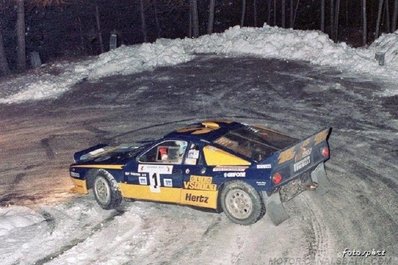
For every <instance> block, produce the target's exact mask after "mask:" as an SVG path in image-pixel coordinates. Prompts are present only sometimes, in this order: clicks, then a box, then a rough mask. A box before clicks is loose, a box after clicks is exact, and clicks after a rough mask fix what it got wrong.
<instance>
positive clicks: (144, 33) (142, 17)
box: [140, 0, 148, 42]
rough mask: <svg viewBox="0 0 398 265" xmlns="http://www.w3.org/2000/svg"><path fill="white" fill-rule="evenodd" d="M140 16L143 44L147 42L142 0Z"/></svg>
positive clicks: (142, 2) (141, 2) (141, 0)
mask: <svg viewBox="0 0 398 265" xmlns="http://www.w3.org/2000/svg"><path fill="white" fill-rule="evenodd" d="M140 14H141V30H142V36H143V37H144V42H147V41H148V37H147V32H146V21H145V9H144V1H143V0H140Z"/></svg>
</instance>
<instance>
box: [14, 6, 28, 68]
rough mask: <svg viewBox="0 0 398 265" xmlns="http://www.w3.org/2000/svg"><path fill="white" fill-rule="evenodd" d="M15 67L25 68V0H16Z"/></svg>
mask: <svg viewBox="0 0 398 265" xmlns="http://www.w3.org/2000/svg"><path fill="white" fill-rule="evenodd" d="M16 31H17V40H18V45H17V47H18V48H17V68H18V70H20V71H23V70H25V69H26V44H25V2H24V0H17V24H16Z"/></svg>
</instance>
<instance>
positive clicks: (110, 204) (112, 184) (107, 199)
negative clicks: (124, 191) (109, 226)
mask: <svg viewBox="0 0 398 265" xmlns="http://www.w3.org/2000/svg"><path fill="white" fill-rule="evenodd" d="M93 191H94V196H95V200H96V201H97V203H98V204H99V205H100V206H101V207H102V208H103V209H105V210H110V209H115V208H117V207H118V206H119V205H120V203H121V202H122V195H121V194H120V191H119V186H118V184H117V182H116V180H115V178H114V177H113V176H112V175H111V174H110V173H109V172H108V171H106V170H99V171H98V173H97V174H96V176H95V178H94V183H93Z"/></svg>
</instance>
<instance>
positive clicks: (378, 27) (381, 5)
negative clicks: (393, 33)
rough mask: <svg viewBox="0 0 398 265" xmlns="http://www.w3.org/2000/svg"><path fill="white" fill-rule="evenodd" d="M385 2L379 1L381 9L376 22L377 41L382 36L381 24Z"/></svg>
mask: <svg viewBox="0 0 398 265" xmlns="http://www.w3.org/2000/svg"><path fill="white" fill-rule="evenodd" d="M383 4H384V0H379V8H378V10H377V21H376V33H375V38H376V39H377V38H378V37H379V34H380V23H381V13H382V11H383Z"/></svg>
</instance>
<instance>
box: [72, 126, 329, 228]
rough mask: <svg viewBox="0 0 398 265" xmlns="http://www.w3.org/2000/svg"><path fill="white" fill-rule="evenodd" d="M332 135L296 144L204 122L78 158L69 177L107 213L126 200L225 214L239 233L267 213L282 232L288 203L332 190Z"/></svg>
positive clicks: (253, 129) (270, 133)
mask: <svg viewBox="0 0 398 265" xmlns="http://www.w3.org/2000/svg"><path fill="white" fill-rule="evenodd" d="M330 131H331V129H330V128H327V129H323V130H321V131H319V132H318V133H316V134H314V135H312V136H310V137H308V138H306V139H304V140H302V141H299V140H297V139H295V138H292V137H289V136H287V135H284V134H282V133H279V132H277V131H274V130H271V129H268V128H264V127H262V126H251V125H247V124H242V123H239V122H234V121H224V120H223V121H203V122H200V123H195V124H192V125H189V126H187V127H185V128H181V129H177V130H175V131H173V132H171V133H169V134H167V135H166V136H164V137H163V138H161V139H159V140H155V141H150V142H147V143H144V144H142V145H140V146H137V145H129V144H127V145H119V146H114V147H112V146H107V145H102V144H101V145H96V146H93V147H91V148H88V149H86V150H83V151H80V152H77V153H75V155H74V160H75V162H74V163H73V164H72V165H71V166H70V176H71V178H72V181H73V183H74V185H75V187H74V190H75V191H76V192H79V193H84V194H87V193H88V190H89V189H93V191H94V196H95V199H96V201H97V202H98V204H99V205H100V206H101V207H102V208H104V209H113V208H116V207H118V206H119V204H120V203H121V201H122V199H123V198H129V199H136V200H149V201H157V202H167V203H176V204H181V205H190V206H197V207H203V208H209V209H214V210H216V211H218V212H222V211H223V212H224V213H225V214H226V216H227V217H228V218H229V219H231V220H232V221H233V222H235V223H238V224H242V225H249V224H253V223H255V222H256V221H258V220H259V219H260V218H261V217H262V216H263V215H264V214H265V212H266V211H267V214H268V215H269V217H270V219H271V220H272V222H273V223H274V224H275V225H278V224H280V223H281V222H283V221H284V220H286V219H287V218H288V217H289V216H288V214H287V212H286V211H285V209H284V207H283V202H285V201H287V200H290V199H292V198H293V197H295V196H296V195H297V194H299V193H300V192H302V191H304V190H307V189H310V190H315V189H317V188H318V191H319V190H320V188H321V186H322V185H323V184H327V183H328V182H327V177H326V173H325V168H324V162H325V161H326V160H327V159H329V146H328V142H327V139H328V137H329V134H330ZM318 185H319V187H318Z"/></svg>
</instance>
